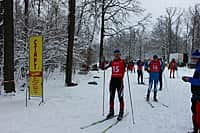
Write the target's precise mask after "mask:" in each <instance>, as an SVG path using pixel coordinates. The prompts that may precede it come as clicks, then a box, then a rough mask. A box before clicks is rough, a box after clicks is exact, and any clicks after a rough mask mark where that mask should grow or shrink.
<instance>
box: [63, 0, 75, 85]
mask: <svg viewBox="0 0 200 133" xmlns="http://www.w3.org/2000/svg"><path fill="white" fill-rule="evenodd" d="M75 7H76V0H69V14H68V48H67V63H66V77H65V84H66V85H67V86H69V85H70V84H71V83H72V64H73V46H74V33H75Z"/></svg>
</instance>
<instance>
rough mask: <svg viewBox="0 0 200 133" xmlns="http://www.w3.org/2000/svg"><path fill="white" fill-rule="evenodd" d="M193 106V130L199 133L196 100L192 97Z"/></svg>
mask: <svg viewBox="0 0 200 133" xmlns="http://www.w3.org/2000/svg"><path fill="white" fill-rule="evenodd" d="M191 102H192V106H191V111H192V123H193V130H194V133H198V128H197V125H196V102H197V101H196V98H195V97H192V98H191Z"/></svg>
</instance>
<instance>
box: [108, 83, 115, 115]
mask: <svg viewBox="0 0 200 133" xmlns="http://www.w3.org/2000/svg"><path fill="white" fill-rule="evenodd" d="M115 84H116V83H115V81H114V80H113V79H111V82H110V89H109V91H110V104H109V114H108V115H107V118H111V117H113V116H114V99H115V91H116V87H115Z"/></svg>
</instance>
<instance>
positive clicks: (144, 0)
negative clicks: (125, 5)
mask: <svg viewBox="0 0 200 133" xmlns="http://www.w3.org/2000/svg"><path fill="white" fill-rule="evenodd" d="M138 1H140V2H141V4H142V7H143V8H145V9H146V10H147V12H149V13H152V16H153V18H157V17H159V16H160V15H163V14H165V8H167V7H179V8H186V9H188V8H189V7H190V6H194V5H195V4H197V3H200V0H138Z"/></svg>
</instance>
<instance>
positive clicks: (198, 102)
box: [182, 54, 200, 133]
mask: <svg viewBox="0 0 200 133" xmlns="http://www.w3.org/2000/svg"><path fill="white" fill-rule="evenodd" d="M194 60H196V62H197V64H196V69H195V72H194V75H193V77H187V76H183V77H182V79H183V81H185V82H189V83H191V92H192V98H191V102H192V107H191V110H192V114H193V115H192V121H193V127H194V131H193V132H192V133H198V131H199V132H200V110H199V111H198V112H197V108H198V109H200V54H199V56H196V57H195V58H194ZM197 115H198V116H197Z"/></svg>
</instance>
